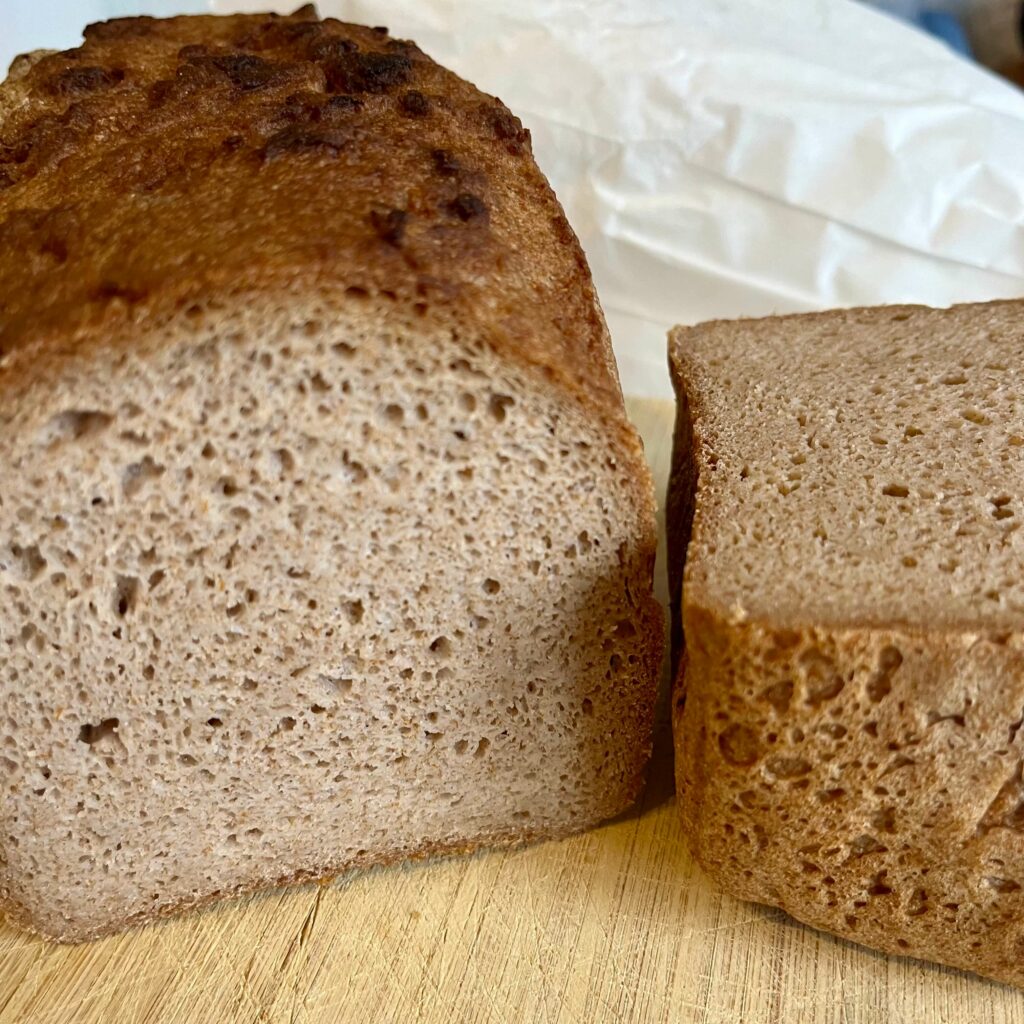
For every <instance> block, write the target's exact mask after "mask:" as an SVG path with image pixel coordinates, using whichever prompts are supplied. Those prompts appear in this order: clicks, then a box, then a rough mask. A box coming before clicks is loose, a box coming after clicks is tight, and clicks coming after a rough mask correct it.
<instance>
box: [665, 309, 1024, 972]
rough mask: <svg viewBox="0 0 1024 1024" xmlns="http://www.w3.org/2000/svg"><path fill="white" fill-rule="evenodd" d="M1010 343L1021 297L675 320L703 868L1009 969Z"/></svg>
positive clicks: (1013, 847)
mask: <svg viewBox="0 0 1024 1024" xmlns="http://www.w3.org/2000/svg"><path fill="white" fill-rule="evenodd" d="M1022 354H1024V302H1003V303H991V304H984V305H974V306H959V307H955V308H953V309H949V310H931V309H925V308H920V307H911V306H905V307H883V308H878V309H854V310H849V311H845V312H832V313H825V314H821V315H817V314H815V315H807V316H795V317H781V318H775V319H766V320H757V321H737V322H720V323H710V324H704V325H702V326H699V327H695V328H691V329H678V328H677V329H676V330H675V331H674V332H673V334H672V337H671V365H672V372H673V376H674V381H675V386H676V391H677V394H678V399H679V410H678V420H677V433H676V446H675V452H674V461H673V479H672V485H671V503H670V509H669V531H670V536H671V538H672V553H671V555H670V558H671V561H672V588H673V593H674V594H675V595H676V603H677V609H678V608H679V605H680V585H681V588H682V592H681V618H680V622H681V624H682V628H683V635H684V638H685V645H684V649H683V656H682V659H681V660H682V672H681V675H680V676H679V678H678V680H677V684H676V686H677V688H676V693H675V711H674V726H675V744H676V766H677V768H676V773H677V789H678V796H679V802H680V807H681V812H682V817H683V821H684V823H685V828H686V831H687V833H688V835H689V836H690V841H691V843H692V847H693V851H694V853H695V855H696V858H697V860H698V861H699V863H700V864H701V865H702V866H703V868H704V869H705V871H707V872H708V873H709V874H710V875H711V876H712V878H714V879H715V880H717V881H718V882H719V883H720V884H721V885H722V887H723V888H725V889H726V890H728V891H729V892H731V893H734V894H736V895H738V896H741V897H743V898H745V899H751V900H757V901H759V902H762V903H770V904H774V905H775V906H778V907H781V908H783V909H784V910H786V911H788V912H789V913H790V914H792V915H793V916H794V917H796V918H798V919H800V920H801V921H805V922H807V923H809V924H812V925H816V926H818V927H821V928H825V929H828V930H829V931H832V932H835V933H837V934H839V935H842V936H844V937H846V938H849V939H853V940H855V941H857V942H862V943H865V944H866V945H869V946H873V947H876V948H878V949H881V950H885V951H887V952H890V953H902V954H908V955H911V956H916V957H921V958H924V959H929V960H938V961H940V962H942V963H945V964H950V965H953V966H956V967H961V968H965V969H968V970H971V971H976V972H978V973H980V974H984V975H989V976H991V977H993V978H998V979H1000V980H1002V981H1005V982H1010V983H1012V984H1017V985H1021V984H1024V781H1022V776H1021V771H1022V764H1024V730H1022V729H1021V721H1022V716H1024V628H1022V627H1024V573H1022V568H1024V533H1022V532H1021V529H1020V527H1021V523H1022V522H1024V401H1022V396H1024V362H1022V360H1021V356H1022ZM687 540H688V541H689V548H688V553H687V549H686V544H687ZM684 553H685V572H684V571H683V565H684Z"/></svg>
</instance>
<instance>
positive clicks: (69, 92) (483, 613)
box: [0, 11, 661, 940]
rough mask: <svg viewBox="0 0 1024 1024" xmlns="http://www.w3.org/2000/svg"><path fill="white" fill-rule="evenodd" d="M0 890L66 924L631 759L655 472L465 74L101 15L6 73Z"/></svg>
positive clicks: (100, 918) (555, 215) (341, 862)
mask: <svg viewBox="0 0 1024 1024" xmlns="http://www.w3.org/2000/svg"><path fill="white" fill-rule="evenodd" d="M0 161H2V163H0V184H2V186H3V187H2V190H0V239H2V240H3V244H2V245H0V350H2V362H0V426H2V429H0V479H2V480H3V482H4V485H3V491H2V494H0V595H2V602H3V605H2V615H0V651H2V652H3V653H2V656H0V695H2V699H3V721H4V723H5V724H4V726H3V734H2V737H0V765H2V766H3V772H4V787H3V793H2V797H0V892H2V898H3V901H4V903H5V904H6V906H7V909H8V911H9V912H10V914H11V915H12V916H13V917H14V918H15V919H17V920H19V921H20V922H21V923H23V924H25V925H26V926H28V927H30V928H34V929H36V930H38V931H40V932H42V933H43V934H45V935H48V936H52V937H56V938H61V939H68V940H77V939H84V938H88V937H91V936H96V935H100V934H103V933H106V932H110V931H112V930H116V929H119V928H122V927H125V926H127V925H130V924H134V923H139V922H144V921H146V920H149V919H151V918H153V917H155V916H157V915H160V914H164V913H169V912H172V911H174V910H176V909H179V908H181V907H185V906H189V905H193V904H198V903H202V902H205V901H208V900H210V899H213V898H216V897H217V896H218V895H226V894H230V893H235V892H240V891H244V890H249V889H253V888H257V887H260V886H264V885H272V884H275V883H278V882H280V881H285V880H289V879H299V878H315V877H323V876H329V875H331V874H334V873H336V872H339V871H341V870H344V869H346V868H348V867H351V866H359V865H370V864H376V863H385V862H389V861H394V860H397V859H401V858H405V857H415V856H424V855H429V854H432V853H436V852H443V851H446V850H463V849H471V848H473V847H476V846H479V845H481V844H489V843H515V842H521V841H524V840H528V839H538V838H543V837H550V836H561V835H565V834H567V833H569V832H573V831H576V830H579V829H584V828H586V827H588V826H590V825H593V824H594V823H596V822H599V821H601V820H602V819H604V818H607V817H609V816H611V815H614V814H615V813H617V812H619V811H620V810H622V809H623V808H625V807H626V806H627V805H629V804H630V803H631V802H632V801H633V800H634V798H635V797H636V796H637V794H638V792H639V790H640V787H641V785H642V780H643V775H644V769H645V765H646V761H647V757H648V752H649V748H650V727H651V708H652V703H653V699H654V692H655V685H656V682H655V681H656V673H657V666H658V662H659V651H660V646H661V622H660V614H659V612H658V611H657V608H656V606H655V603H654V600H653V596H652V590H651V569H652V563H653V559H654V547H655V534H654V516H653V502H652V494H651V484H650V478H649V476H648V473H647V470H646V468H645V464H644V461H643V456H642V451H641V447H640V443H639V440H638V438H637V436H636V434H635V432H634V431H633V429H632V428H631V427H630V425H629V424H628V422H627V421H626V417H625V412H624V409H623V405H622V399H621V395H620V392H619V387H618V381H617V378H616V374H615V368H614V362H613V359H612V355H611V349H610V346H609V341H608V335H607V331H606V329H605V326H604V321H603V319H602V316H601V312H600V309H599V307H598V304H597V301H596V299H595V296H594V292H593V288H592V286H591V283H590V278H589V274H588V272H587V268H586V264H585V261H584V259H583V256H582V254H581V252H580V249H579V246H578V244H577V242H576V239H575V237H574V235H573V233H572V231H571V229H570V228H569V226H568V225H567V223H566V221H565V218H564V216H563V215H562V212H561V210H560V208H559V206H558V203H557V202H556V200H555V198H554V196H553V195H552V193H551V190H550V189H549V187H548V186H547V183H546V182H545V180H544V178H543V177H542V175H541V174H540V172H539V171H538V170H537V167H536V165H535V164H534V162H533V160H532V158H531V155H530V148H529V137H528V134H527V133H526V132H525V131H524V130H523V129H522V127H521V125H520V124H519V121H518V120H517V119H516V118H515V117H513V116H512V115H511V114H510V113H509V112H508V111H507V110H506V109H505V108H504V107H503V106H501V104H500V103H498V102H497V101H495V100H493V99H491V98H489V97H486V96H484V95H482V94H481V93H479V92H477V91H476V90H475V89H473V88H472V87H471V86H469V85H467V84H466V83H464V82H462V81H460V80H458V79H457V78H455V77H454V76H453V75H451V74H449V73H448V72H446V71H444V70H443V69H441V68H439V67H438V66H437V65H435V64H434V63H432V62H431V61H430V60H428V59H427V58H426V57H424V56H423V55H422V54H421V53H420V52H419V51H418V50H417V49H416V47H415V46H413V45H412V44H410V43H404V42H399V41H396V40H391V39H389V38H388V36H387V35H386V34H385V33H384V32H383V31H378V30H370V29H364V28H360V27H357V26H351V25H343V24H340V23H338V22H334V21H324V22H321V21H318V20H316V18H315V15H314V14H312V13H311V12H310V11H302V12H299V13H298V14H297V15H295V16H293V17H289V18H274V17H264V16H255V17H232V18H223V19H217V18H177V19H172V20H169V21H152V20H149V19H128V20H123V21H118V22H111V23H106V24H101V25H96V26H92V27H91V28H90V29H88V30H87V32H86V41H85V44H84V45H83V46H82V47H81V48H79V49H78V50H74V51H69V52H67V53H62V54H55V55H43V56H41V57H38V58H36V59H35V61H34V62H33V61H23V62H21V64H20V65H19V73H18V75H17V76H16V77H15V78H14V79H12V80H11V81H10V82H9V83H8V84H7V85H6V86H4V87H3V88H2V89H0Z"/></svg>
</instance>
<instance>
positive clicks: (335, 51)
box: [307, 36, 359, 62]
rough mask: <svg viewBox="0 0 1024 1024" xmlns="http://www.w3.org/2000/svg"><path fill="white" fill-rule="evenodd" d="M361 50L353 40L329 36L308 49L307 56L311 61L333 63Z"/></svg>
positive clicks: (318, 40)
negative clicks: (332, 61)
mask: <svg viewBox="0 0 1024 1024" xmlns="http://www.w3.org/2000/svg"><path fill="white" fill-rule="evenodd" d="M358 49H359V47H358V46H356V44H355V43H354V42H353V41H352V40H351V39H344V38H342V37H341V36H328V37H326V38H320V39H317V40H316V41H315V42H314V43H313V44H312V45H311V46H310V47H309V49H308V51H307V56H308V57H309V59H310V60H317V61H322V62H326V61H331V60H340V59H342V58H343V57H345V56H346V55H347V54H350V53H355V52H356V51H357V50H358Z"/></svg>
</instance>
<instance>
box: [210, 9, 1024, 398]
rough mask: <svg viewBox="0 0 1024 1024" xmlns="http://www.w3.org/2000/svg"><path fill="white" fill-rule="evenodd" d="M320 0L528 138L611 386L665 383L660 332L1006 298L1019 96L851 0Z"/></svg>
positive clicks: (1011, 282) (1021, 239)
mask: <svg viewBox="0 0 1024 1024" xmlns="http://www.w3.org/2000/svg"><path fill="white" fill-rule="evenodd" d="M296 3H297V0H295V2H292V3H290V4H289V3H284V4H279V5H277V9H278V10H281V11H288V10H291V9H292V8H294V7H295V6H296ZM211 6H212V7H213V9H214V10H215V11H217V12H229V11H240V10H254V9H261V8H263V9H265V8H266V3H265V2H260V0H257V2H256V3H248V2H238V0H212V3H211ZM318 8H319V10H320V12H321V14H323V15H325V16H327V15H331V16H335V17H339V18H342V19H344V20H348V21H357V22H363V23H366V24H372V25H379V24H385V25H387V26H388V27H389V28H390V30H391V32H392V34H393V35H397V36H403V37H409V38H412V39H415V40H416V41H417V42H418V43H419V45H420V46H421V47H422V48H423V49H424V50H426V51H427V53H429V54H430V55H431V56H433V57H434V58H435V59H437V60H438V61H440V62H441V63H443V64H445V65H446V66H448V67H450V68H452V69H453V70H454V71H456V72H458V73H459V74H460V75H462V76H463V77H465V78H468V79H469V80H470V81H472V82H474V83H475V84H477V85H478V86H479V87H480V88H481V89H484V90H485V91H487V92H490V93H493V94H496V95H498V96H500V97H501V98H502V99H503V100H504V101H505V102H506V103H507V104H508V105H509V106H510V107H511V108H512V109H513V110H514V111H515V112H516V113H517V114H518V115H519V116H520V117H521V118H522V120H523V122H524V123H525V124H526V125H527V127H529V128H530V129H531V131H532V133H533V141H534V151H535V154H536V157H537V160H538V162H539V164H540V166H541V167H542V168H543V170H544V171H545V172H546V174H547V175H548V177H549V178H550V180H551V182H552V185H553V186H554V188H555V190H556V192H557V193H558V195H559V197H560V199H561V200H562V203H563V205H564V206H565V209H566V213H567V215H568V217H569V220H570V221H571V223H572V224H573V226H574V227H575V229H576V231H577V233H578V234H579V236H580V239H581V241H582V243H583V247H584V249H585V250H586V252H587V256H588V259H589V261H590V266H591V269H592V270H593V274H594V279H595V281H596V284H597V289H598V292H599V294H600V296H601V301H602V303H603V305H604V308H605V312H606V315H607V317H608V322H609V326H610V328H611V331H612V337H613V339H614V343H615V350H616V356H617V359H618V362H619V369H620V373H621V376H622V383H623V389H624V390H625V391H626V393H627V394H629V393H632V394H640V395H648V396H663V395H669V394H671V390H670V387H669V381H668V374H667V370H666V366H665V361H666V360H665V333H666V331H667V330H668V328H669V327H670V326H671V325H672V324H674V323H696V322H698V321H701V320H706V319H710V318H715V317H736V316H761V315H766V314H770V313H777V312H796V311H801V310H810V309H824V308H829V307H835V306H850V305H862V304H869V305H870V304H876V303H887V302H922V303H927V304H929V305H934V306H944V305H949V304H950V303H953V302H963V301H972V300H983V299H990V298H999V297H1014V296H1024V93H1021V92H1018V91H1017V90H1016V89H1014V88H1013V87H1012V86H1010V85H1008V84H1006V83H1004V82H1003V81H1001V80H1000V79H997V78H995V77H994V76H992V75H990V74H988V73H987V72H985V71H983V70H982V69H980V68H978V67H975V66H974V65H971V64H968V63H966V62H964V61H961V60H960V59H959V58H957V57H956V56H954V55H953V54H952V53H951V52H950V51H948V50H947V49H946V48H945V47H944V46H943V45H942V44H941V43H939V42H937V41H935V40H933V39H931V38H929V37H928V36H925V35H923V34H921V33H918V32H917V31H915V30H913V29H912V28H910V27H908V26H905V25H903V24H901V23H899V22H896V21H895V20H892V19H890V18H889V17H887V16H885V15H883V14H880V13H878V12H876V11H873V10H870V9H868V8H865V7H861V6H858V5H856V4H854V3H850V2H847V0H787V2H786V3H784V4H780V3H778V2H777V0H716V2H715V3H708V2H707V0H516V2H515V3H510V2H509V0H472V2H468V0H464V2H459V0H320V2H319V3H318Z"/></svg>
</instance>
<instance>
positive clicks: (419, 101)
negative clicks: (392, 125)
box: [398, 89, 430, 117]
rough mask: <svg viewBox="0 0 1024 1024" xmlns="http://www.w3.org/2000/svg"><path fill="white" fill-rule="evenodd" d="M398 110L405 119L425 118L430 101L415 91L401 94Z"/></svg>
mask: <svg viewBox="0 0 1024 1024" xmlns="http://www.w3.org/2000/svg"><path fill="white" fill-rule="evenodd" d="M398 109H399V110H400V111H401V112H402V113H403V114H405V116H406V117H426V116H427V115H428V114H429V113H430V100H428V99H427V97H426V96H424V95H423V93H421V92H420V91H419V90H417V89H410V90H409V91H408V92H406V93H402V96H401V98H400V99H399V101H398Z"/></svg>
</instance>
